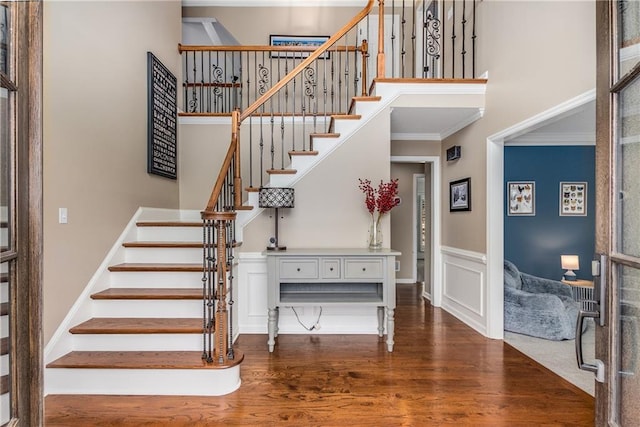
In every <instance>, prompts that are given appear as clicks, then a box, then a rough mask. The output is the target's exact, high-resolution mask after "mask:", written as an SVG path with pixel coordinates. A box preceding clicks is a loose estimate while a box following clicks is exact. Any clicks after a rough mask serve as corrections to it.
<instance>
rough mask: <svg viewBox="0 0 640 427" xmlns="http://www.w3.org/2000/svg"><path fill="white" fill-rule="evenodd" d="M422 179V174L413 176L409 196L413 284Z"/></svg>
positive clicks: (416, 261)
mask: <svg viewBox="0 0 640 427" xmlns="http://www.w3.org/2000/svg"><path fill="white" fill-rule="evenodd" d="M420 176H422V177H424V173H414V174H413V194H412V195H411V206H412V211H411V223H412V224H413V236H411V279H413V283H416V282H417V281H418V230H419V229H420V224H419V220H418V194H417V193H418V191H417V190H418V177H420Z"/></svg>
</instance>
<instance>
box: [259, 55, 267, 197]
mask: <svg viewBox="0 0 640 427" xmlns="http://www.w3.org/2000/svg"><path fill="white" fill-rule="evenodd" d="M264 61H265V53H264V52H262V62H264ZM258 72H259V79H258V84H259V87H258V96H262V95H264V94H265V92H266V91H267V85H268V84H269V70H267V68H266V67H265V66H263V65H262V64H259V67H258ZM260 110H261V113H260V186H261V187H262V185H263V181H264V126H263V117H264V114H265V105H264V104H262V105H261V106H260Z"/></svg>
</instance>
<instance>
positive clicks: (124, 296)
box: [91, 288, 202, 301]
mask: <svg viewBox="0 0 640 427" xmlns="http://www.w3.org/2000/svg"><path fill="white" fill-rule="evenodd" d="M91 299H93V300H107V301H108V300H202V288H108V289H105V290H103V291H100V292H96V293H94V294H92V295H91Z"/></svg>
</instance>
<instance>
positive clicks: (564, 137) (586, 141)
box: [504, 132, 596, 146]
mask: <svg viewBox="0 0 640 427" xmlns="http://www.w3.org/2000/svg"><path fill="white" fill-rule="evenodd" d="M504 145H509V146H511V145H518V146H525V145H545V146H547V145H548V146H553V145H596V134H595V132H557V133H556V132H537V133H536V132H533V133H529V134H525V135H523V136H521V137H519V138H515V139H512V140H509V141H507V142H505V144H504Z"/></svg>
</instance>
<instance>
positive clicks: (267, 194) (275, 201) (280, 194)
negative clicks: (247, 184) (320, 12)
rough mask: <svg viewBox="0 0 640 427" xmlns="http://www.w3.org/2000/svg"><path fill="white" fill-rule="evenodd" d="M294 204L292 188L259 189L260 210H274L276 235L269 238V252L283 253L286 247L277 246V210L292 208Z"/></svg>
mask: <svg viewBox="0 0 640 427" xmlns="http://www.w3.org/2000/svg"><path fill="white" fill-rule="evenodd" d="M293 202H294V195H293V188H283V187H261V188H260V192H259V193H258V206H259V207H261V208H274V209H275V210H276V233H275V237H272V238H271V243H272V245H271V246H267V250H269V251H284V250H286V249H287V247H286V246H279V245H278V209H281V208H292V207H293Z"/></svg>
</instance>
